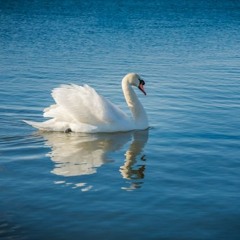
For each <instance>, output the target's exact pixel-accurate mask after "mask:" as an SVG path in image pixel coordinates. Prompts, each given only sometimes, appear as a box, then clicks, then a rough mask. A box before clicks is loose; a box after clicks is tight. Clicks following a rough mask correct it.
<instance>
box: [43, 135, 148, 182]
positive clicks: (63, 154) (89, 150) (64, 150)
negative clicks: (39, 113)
mask: <svg viewBox="0 0 240 240" xmlns="http://www.w3.org/2000/svg"><path fill="white" fill-rule="evenodd" d="M39 135H41V136H42V137H43V138H44V139H45V140H46V144H47V145H49V146H50V147H51V152H50V153H49V156H50V157H51V159H52V161H53V162H54V163H55V167H54V169H53V170H52V173H53V174H56V175H61V176H65V177H70V176H80V175H89V174H93V173H96V169H97V168H98V167H100V166H101V165H102V164H104V163H106V162H107V161H109V158H108V154H109V153H112V152H114V151H117V150H120V149H122V148H123V146H124V144H126V143H127V142H129V141H130V140H131V137H133V140H132V143H131V145H130V147H129V149H128V151H127V152H126V154H125V155H126V160H125V163H124V165H123V166H122V167H121V169H120V172H121V174H122V176H123V178H126V179H136V177H135V175H139V177H138V178H141V177H140V176H143V171H144V169H143V168H142V169H141V168H140V169H139V170H134V169H133V165H134V164H135V162H136V157H137V155H139V154H140V153H141V151H142V149H143V147H144V145H145V143H146V142H147V138H148V130H145V131H136V132H121V133H111V134H109V133H101V134H84V133H70V134H64V133H58V132H39ZM136 171H139V173H137V172H136Z"/></svg>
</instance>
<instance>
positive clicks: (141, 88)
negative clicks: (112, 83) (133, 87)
mask: <svg viewBox="0 0 240 240" xmlns="http://www.w3.org/2000/svg"><path fill="white" fill-rule="evenodd" d="M144 84H145V82H144V81H143V80H140V83H139V85H138V88H139V89H140V91H142V92H143V93H144V95H147V93H146V92H145V90H144V87H143V85H144Z"/></svg>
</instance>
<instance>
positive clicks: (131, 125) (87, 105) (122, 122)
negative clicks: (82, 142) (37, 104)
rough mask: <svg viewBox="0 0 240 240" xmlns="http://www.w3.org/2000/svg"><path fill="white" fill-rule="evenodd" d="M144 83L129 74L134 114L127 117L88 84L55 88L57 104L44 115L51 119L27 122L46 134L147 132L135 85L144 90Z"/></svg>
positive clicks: (126, 84)
mask: <svg viewBox="0 0 240 240" xmlns="http://www.w3.org/2000/svg"><path fill="white" fill-rule="evenodd" d="M143 85H144V81H143V80H141V79H140V77H139V75H137V74H135V73H130V74H127V75H126V76H125V77H124V78H123V80H122V89H123V93H124V96H125V99H126V102H127V104H128V106H129V108H130V110H131V112H132V116H131V117H129V116H127V115H126V114H125V113H124V112H123V111H122V110H121V109H120V108H119V107H117V106H116V105H114V104H113V103H111V102H110V101H109V100H108V99H106V98H104V97H103V96H101V95H99V94H98V93H97V92H96V91H95V90H94V89H93V88H91V87H90V86H88V85H84V86H78V85H75V84H71V85H61V86H60V87H58V88H55V89H53V91H52V97H53V99H54V100H55V102H56V104H54V105H51V106H50V107H48V108H45V109H44V114H43V116H44V117H46V118H51V119H50V120H47V121H44V122H32V121H25V122H26V123H28V124H30V125H32V126H33V127H35V128H38V129H40V130H45V131H73V132H87V133H93V132H117V131H129V130H134V129H146V128H147V127H148V121H147V116H146V113H145V111H144V109H143V107H142V105H141V103H140V101H139V100H138V98H137V96H136V94H135V92H134V91H133V89H132V86H137V87H139V89H140V90H141V91H143V92H144V94H146V93H145V91H144V89H143Z"/></svg>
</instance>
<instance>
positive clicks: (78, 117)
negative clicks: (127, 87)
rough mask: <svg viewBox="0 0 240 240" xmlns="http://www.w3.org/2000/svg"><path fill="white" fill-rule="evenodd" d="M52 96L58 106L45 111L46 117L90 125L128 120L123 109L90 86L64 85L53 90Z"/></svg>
mask: <svg viewBox="0 0 240 240" xmlns="http://www.w3.org/2000/svg"><path fill="white" fill-rule="evenodd" d="M52 96H53V98H54V100H55V102H56V104H55V105H52V106H51V107H49V108H47V109H45V113H44V116H46V117H53V118H57V119H59V120H62V121H72V122H75V123H86V124H90V125H101V124H108V123H111V124H113V123H117V122H119V121H123V120H127V119H128V117H127V116H126V114H125V113H124V112H122V110H121V109H119V108H118V107H117V106H115V105H114V104H112V103H111V102H110V101H108V100H107V99H106V98H104V97H103V96H101V95H99V94H98V93H97V92H96V91H95V90H94V89H93V88H91V87H89V86H88V85H84V86H78V85H75V84H72V85H62V86H61V87H59V88H55V89H54V90H53V92H52Z"/></svg>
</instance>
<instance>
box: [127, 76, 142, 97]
mask: <svg viewBox="0 0 240 240" xmlns="http://www.w3.org/2000/svg"><path fill="white" fill-rule="evenodd" d="M125 78H127V80H128V82H129V83H130V84H131V85H133V86H135V87H138V89H139V90H140V91H142V92H143V93H144V95H147V93H146V92H145V90H144V85H145V82H144V80H143V79H142V78H141V77H140V76H139V75H138V74H136V73H128V74H127V75H126V76H125Z"/></svg>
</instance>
